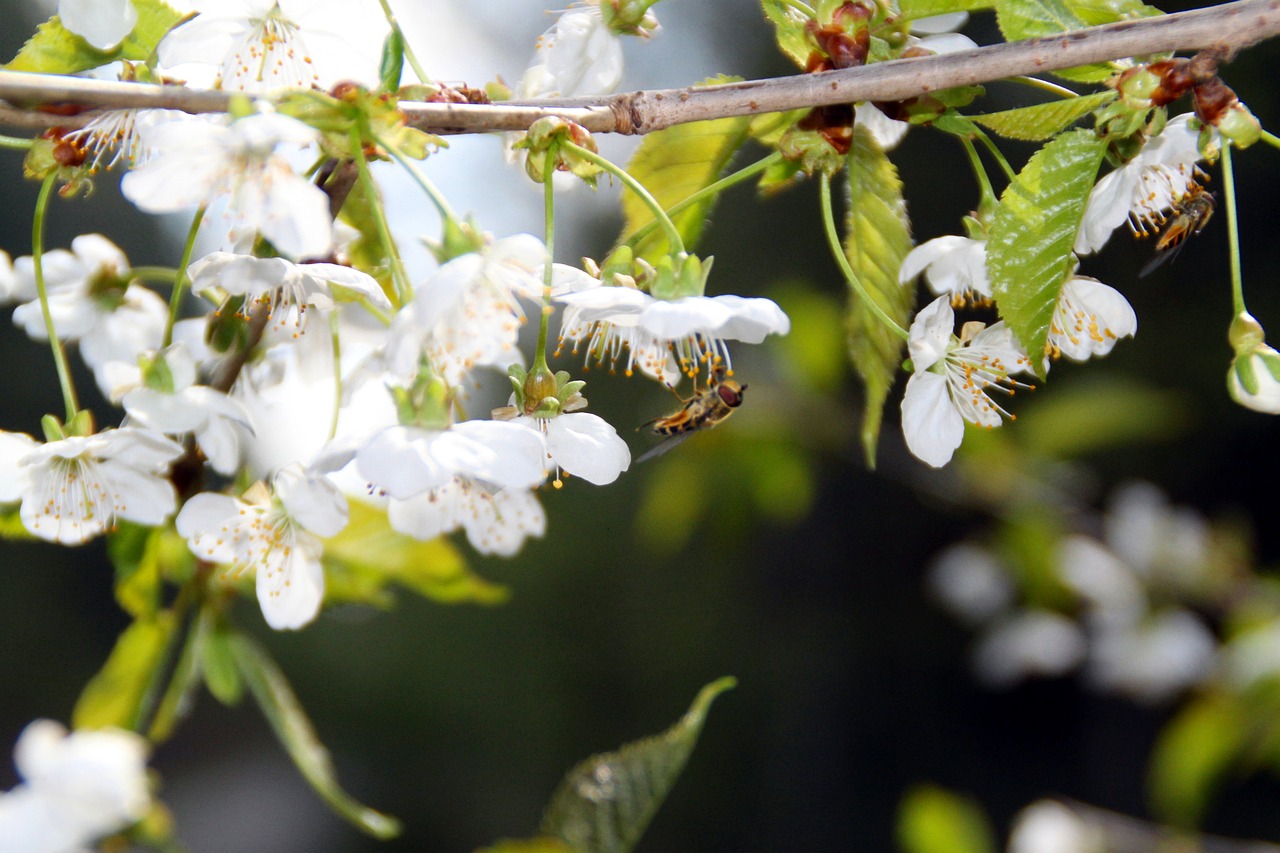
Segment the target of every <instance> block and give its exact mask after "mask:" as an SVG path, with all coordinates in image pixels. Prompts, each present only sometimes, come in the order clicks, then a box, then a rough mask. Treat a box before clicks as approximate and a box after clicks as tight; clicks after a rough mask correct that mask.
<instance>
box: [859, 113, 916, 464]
mask: <svg viewBox="0 0 1280 853" xmlns="http://www.w3.org/2000/svg"><path fill="white" fill-rule="evenodd" d="M909 251H911V221H910V220H909V219H908V218H907V208H906V204H905V203H904V202H903V200H902V181H900V180H899V179H898V170H897V169H896V168H895V167H894V165H893V163H892V162H891V161H890V160H889V158H888V157H887V156H885V153H884V152H883V151H881V150H880V146H878V145H877V144H876V143H875V140H874V139H872V138H871V135H870V134H869V133H867V132H866V131H865V130H864V129H863V128H861V127H857V128H854V134H853V148H852V149H851V150H850V151H849V213H848V216H847V219H846V225H845V240H844V253H845V257H847V258H848V259H849V265H850V266H851V267H853V271H854V273H855V274H856V275H857V276H858V280H859V281H861V282H862V286H863V287H864V288H865V289H866V290H867V291H868V293H870V294H871V298H872V299H874V300H876V304H877V305H879V306H880V308H881V309H883V310H884V312H885V313H886V314H888V315H889V316H890V317H892V318H893V319H894V320H895V321H896V322H897V323H898V324H899V325H901V326H906V325H907V323H908V321H909V318H910V314H911V307H912V305H913V304H914V303H915V289H914V288H912V287H909V286H908V287H904V286H902V285H901V284H899V283H898V270H899V268H901V266H902V259H903V258H904V257H906V255H907V252H909ZM848 326H849V356H850V358H851V359H852V360H853V366H854V368H855V369H856V370H857V371H858V375H859V376H861V377H862V384H863V386H865V388H866V389H867V397H866V409H865V410H864V411H863V415H862V448H863V452H864V453H865V454H866V457H867V464H868V465H869V466H871V467H875V458H876V443H877V442H878V441H879V438H880V421H881V419H882V417H883V415H884V404H885V400H886V399H887V398H888V396H889V389H890V388H891V387H892V385H893V380H894V377H895V376H896V375H897V372H898V367H899V366H900V365H901V364H902V348H903V346H904V345H905V343H904V341H903V340H902V338H900V337H898V336H897V335H896V334H894V332H893V331H891V330H890V329H888V328H886V327H885V325H884V323H883V322H881V320H880V318H879V317H877V316H876V315H875V314H874V313H873V312H872V310H871V309H870V308H869V307H868V306H867V304H866V303H865V301H864V300H863V299H862V298H861V297H860V296H859V295H858V294H856V293H850V295H849V317H848Z"/></svg>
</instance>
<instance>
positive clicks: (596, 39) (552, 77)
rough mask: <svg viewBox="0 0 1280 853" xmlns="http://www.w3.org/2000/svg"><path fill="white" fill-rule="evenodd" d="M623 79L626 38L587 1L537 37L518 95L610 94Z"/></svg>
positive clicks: (522, 97) (570, 10)
mask: <svg viewBox="0 0 1280 853" xmlns="http://www.w3.org/2000/svg"><path fill="white" fill-rule="evenodd" d="M621 82H622V39H621V38H620V37H618V36H617V35H615V34H614V33H612V32H610V31H609V27H608V26H607V25H606V24H605V22H604V18H603V17H601V15H600V7H599V6H584V7H581V8H576V9H569V10H568V11H566V12H564V13H563V14H561V15H560V17H559V18H558V19H557V20H556V22H555V24H553V25H552V27H551V29H549V30H547V31H546V32H545V33H543V34H542V35H541V36H539V37H538V45H537V48H536V50H535V52H534V57H533V61H532V62H530V63H529V68H528V70H526V71H525V72H524V76H523V77H522V78H520V85H519V86H517V87H516V91H515V97H516V98H520V99H525V98H553V97H559V98H572V97H577V96H580V95H583V96H585V95H608V94H610V93H612V92H613V91H614V90H615V89H616V88H618V84H619V83H621Z"/></svg>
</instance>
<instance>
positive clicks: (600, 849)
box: [542, 678, 736, 853]
mask: <svg viewBox="0 0 1280 853" xmlns="http://www.w3.org/2000/svg"><path fill="white" fill-rule="evenodd" d="M735 683H736V682H735V681H734V679H732V678H721V679H719V680H718V681H713V682H711V683H710V684H708V685H707V686H706V687H704V688H702V690H701V691H699V692H698V696H697V698H695V699H694V700H693V705H691V706H690V708H689V711H688V713H686V714H685V715H684V716H683V717H682V718H681V719H680V720H679V721H678V722H677V723H676V724H675V725H674V726H672V727H671V728H669V729H667V730H666V731H665V732H663V733H662V734H660V735H656V736H654V737H650V738H645V739H644V740H639V741H635V742H634V743H629V744H627V745H626V746H623V747H622V748H621V749H619V750H618V751H617V752H607V753H604V754H603V755H596V756H593V757H591V758H588V759H587V760H586V761H584V762H582V763H581V764H579V765H578V766H577V767H575V768H573V770H571V771H569V773H568V774H567V775H566V776H565V778H564V780H563V781H562V782H561V783H560V787H559V788H558V789H557V790H556V793H555V795H554V796H552V798H551V802H550V803H548V804H547V810H546V812H544V814H543V817H542V832H543V833H544V834H546V835H550V836H554V837H556V838H559V839H560V840H562V841H563V842H564V843H566V844H568V845H569V846H570V847H572V848H573V849H574V850H577V851H584V853H586V851H589V853H627V851H629V850H631V848H632V847H634V846H635V844H636V842H637V841H639V840H640V836H641V835H642V834H643V833H644V830H645V828H646V827H647V826H648V825H649V821H650V820H651V819H652V818H653V815H654V813H655V812H656V811H657V810H658V807H659V806H660V805H662V801H663V800H664V799H665V798H666V796H667V792H668V791H670V790H671V786H672V785H673V784H675V781H676V778H677V777H678V776H679V775H680V771H681V770H683V769H684V765H685V762H686V761H688V759H689V754H690V753H691V752H692V751H693V747H694V745H695V744H696V743H697V741H698V734H699V733H700V732H701V731H702V724H703V723H704V722H705V721H706V717H707V710H708V708H710V706H711V702H712V700H714V699H715V698H716V697H717V696H719V695H720V694H721V693H723V692H724V691H726V690H729V689H730V688H732V687H733V686H734V684H735Z"/></svg>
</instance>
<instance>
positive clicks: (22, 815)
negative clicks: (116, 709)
mask: <svg viewBox="0 0 1280 853" xmlns="http://www.w3.org/2000/svg"><path fill="white" fill-rule="evenodd" d="M147 752H148V745H147V742H146V740H145V739H144V738H142V737H141V736H140V735H137V734H134V733H133V732H127V731H123V730H121V729H114V728H113V729H98V730H92V731H90V730H82V731H76V732H72V733H70V734H68V732H67V730H66V729H65V728H63V727H62V726H61V725H59V724H58V723H55V722H53V721H52V720H36V721H34V722H32V723H31V724H29V725H28V726H27V727H26V728H25V729H23V731H22V734H21V736H19V738H18V742H17V745H16V746H15V747H14V763H15V764H16V765H17V768H18V773H19V775H20V776H21V777H22V782H21V783H20V784H19V785H18V786H17V787H15V788H13V789H12V790H10V791H8V792H6V793H4V794H0V853H80V851H82V850H84V848H85V847H86V846H89V845H92V844H93V843H94V842H96V841H98V840H99V839H101V838H103V837H105V836H108V835H113V834H115V833H117V832H120V831H122V830H124V829H127V828H129V827H130V826H131V825H133V824H135V823H137V822H138V821H139V820H141V819H142V818H144V817H145V816H146V814H147V812H148V811H150V809H151V793H150V791H149V789H148V783H147V767H146V761H147Z"/></svg>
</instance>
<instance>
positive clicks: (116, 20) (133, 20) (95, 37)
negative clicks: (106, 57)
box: [58, 0, 138, 50]
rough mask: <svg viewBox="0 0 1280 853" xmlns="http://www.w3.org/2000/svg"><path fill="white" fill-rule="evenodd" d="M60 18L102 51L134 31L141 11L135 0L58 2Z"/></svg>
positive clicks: (73, 30)
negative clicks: (136, 6) (137, 7)
mask: <svg viewBox="0 0 1280 853" xmlns="http://www.w3.org/2000/svg"><path fill="white" fill-rule="evenodd" d="M58 18H59V19H61V21H62V25H63V26H64V27H66V28H67V29H68V30H70V31H71V32H73V33H75V34H76V35H78V36H80V37H81V38H83V39H84V40H85V41H87V42H88V43H89V44H91V45H93V46H94V47H96V48H97V49H98V50H110V49H111V48H113V47H115V46H116V45H117V44H119V43H120V42H121V40H123V39H124V37H125V36H127V35H129V33H131V32H133V28H134V26H135V25H136V24H137V23H138V10H137V9H135V8H134V7H133V2H132V0H58Z"/></svg>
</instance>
